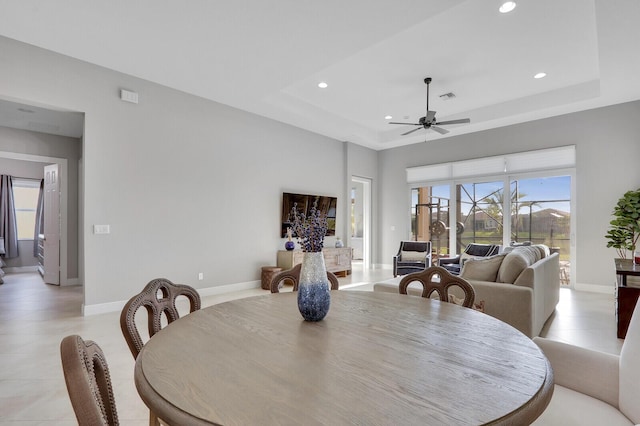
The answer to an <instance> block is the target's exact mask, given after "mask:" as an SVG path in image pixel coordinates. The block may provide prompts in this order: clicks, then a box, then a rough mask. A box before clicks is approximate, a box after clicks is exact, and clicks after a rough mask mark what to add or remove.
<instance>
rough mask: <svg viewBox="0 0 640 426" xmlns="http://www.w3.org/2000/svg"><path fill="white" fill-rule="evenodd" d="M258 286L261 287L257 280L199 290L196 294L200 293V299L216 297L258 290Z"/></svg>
mask: <svg viewBox="0 0 640 426" xmlns="http://www.w3.org/2000/svg"><path fill="white" fill-rule="evenodd" d="M260 285H261V283H260V280H257V281H247V282H244V283H235V284H227V285H219V286H216V287H207V288H199V289H197V290H198V293H200V297H206V296H217V295H219V294H226V293H231V292H234V291H241V290H251V289H254V288H260Z"/></svg>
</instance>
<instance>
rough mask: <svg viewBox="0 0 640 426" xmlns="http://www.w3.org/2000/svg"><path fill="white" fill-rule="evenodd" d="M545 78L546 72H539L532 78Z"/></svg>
mask: <svg viewBox="0 0 640 426" xmlns="http://www.w3.org/2000/svg"><path fill="white" fill-rule="evenodd" d="M546 76H547V73H546V72H539V73H538V74H536V75H534V76H533V78H545V77H546Z"/></svg>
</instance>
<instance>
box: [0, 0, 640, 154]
mask: <svg viewBox="0 0 640 426" xmlns="http://www.w3.org/2000/svg"><path fill="white" fill-rule="evenodd" d="M500 3H501V1H500V0H467V1H462V0H395V1H381V0H350V1H344V0H325V1H322V2H318V1H311V0H277V1H272V2H266V1H260V0H236V1H233V2H231V1H218V0H189V1H186V2H185V1H180V0H137V1H135V2H131V1H123V0H120V1H102V2H95V1H92V2H88V1H85V0H57V1H55V2H43V1H40V0H0V10H1V11H2V12H1V13H0V35H4V36H6V37H9V38H13V39H16V40H20V41H23V42H26V43H30V44H33V45H36V46H39V47H43V48H46V49H49V50H52V51H55V52H59V53H62V54H65V55H68V56H71V57H74V58H78V59H81V60H84V61H87V62H91V63H94V64H98V65H101V66H104V67H107V68H110V69H113V70H117V71H120V72H124V73H126V74H130V75H134V76H137V77H140V78H143V79H146V80H150V81H154V82H157V83H160V84H163V85H166V86H169V87H173V88H176V89H179V90H182V91H185V92H188V93H192V94H195V95H198V96H201V97H204V98H208V99H211V100H214V101H217V102H221V103H224V104H227V105H231V106H233V107H236V108H240V109H243V110H246V111H250V112H253V113H256V114H260V115H263V116H266V117H270V118H273V119H276V120H279V121H282V122H285V123H289V124H292V125H294V126H298V127H301V128H305V129H308V130H311V131H314V132H317V133H320V134H323V135H327V136H330V137H332V138H336V139H338V140H345V141H351V142H354V143H358V144H361V145H364V146H368V147H371V148H374V149H385V148H391V147H396V146H401V145H407V144H411V143H419V142H424V141H425V140H432V139H433V140H435V139H442V138H443V137H447V136H453V135H459V134H462V133H469V132H474V131H478V130H484V129H489V128H493V127H499V126H504V125H508V124H513V123H518V122H523V121H528V120H532V119H538V118H544V117H549V116H554V115H558V114H563V113H568V112H573V111H579V110H584V109H590V108H595V107H599V106H604V105H611V104H615V103H620V102H625V101H630V100H637V99H640V80H639V79H638V78H637V76H638V75H640V53H639V52H640V50H639V48H638V45H639V42H640V25H638V22H640V1H638V0H616V1H612V0H562V1H557V0H519V1H518V6H517V7H516V9H515V10H514V11H513V12H511V13H510V14H500V13H499V12H498V7H499V5H500ZM539 71H544V72H546V73H547V74H548V76H547V77H546V78H544V79H540V80H535V79H533V75H534V74H535V73H537V72H539ZM427 76H428V77H432V78H433V83H432V84H431V96H430V102H429V107H430V108H429V109H431V110H435V111H437V119H438V120H449V119H456V118H464V117H469V118H470V119H471V124H463V125H453V126H448V127H447V128H448V130H450V133H449V134H448V135H446V136H441V135H439V134H438V133H436V132H434V131H432V130H428V131H427V130H419V131H417V132H414V133H412V134H411V135H409V136H404V137H403V136H400V134H401V133H403V132H405V131H407V130H409V129H410V128H408V127H405V126H394V125H390V124H388V123H387V120H385V118H384V117H385V115H387V114H390V115H392V116H393V121H407V120H408V121H415V120H418V119H419V117H421V116H423V115H424V111H425V102H426V92H425V88H426V87H425V85H424V83H423V79H424V77H427ZM319 81H326V82H327V83H328V84H329V87H328V88H327V89H324V90H323V89H319V88H318V87H317V83H318V82H319ZM131 89H133V90H135V88H131ZM447 92H453V93H455V95H456V97H455V98H454V99H451V100H446V101H443V100H441V99H440V98H439V95H442V94H444V93H447ZM0 95H1V94H0ZM142 102H144V100H142ZM405 117H408V118H407V119H405Z"/></svg>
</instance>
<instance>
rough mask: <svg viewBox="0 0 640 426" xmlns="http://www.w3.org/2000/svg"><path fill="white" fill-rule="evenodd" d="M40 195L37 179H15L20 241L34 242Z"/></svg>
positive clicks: (14, 197)
mask: <svg viewBox="0 0 640 426" xmlns="http://www.w3.org/2000/svg"><path fill="white" fill-rule="evenodd" d="M39 195H40V181H39V180H37V179H20V178H14V179H13V201H14V203H15V207H16V222H17V227H18V239H19V240H33V232H34V230H35V227H36V209H37V207H38V196H39Z"/></svg>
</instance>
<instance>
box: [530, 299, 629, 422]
mask: <svg viewBox="0 0 640 426" xmlns="http://www.w3.org/2000/svg"><path fill="white" fill-rule="evenodd" d="M533 340H534V342H536V343H537V344H538V346H540V348H541V349H542V351H543V352H544V354H545V355H546V356H547V358H548V359H549V361H550V362H551V366H552V367H553V373H554V378H555V388H554V392H553V398H552V399H551V402H550V403H549V406H548V407H547V409H546V410H545V412H544V413H542V415H541V416H540V417H539V418H538V419H537V420H536V421H535V422H534V424H535V425H581V426H585V425H606V426H615V425H634V424H639V423H640V403H638V395H639V394H640V303H639V304H637V305H636V308H635V310H634V312H633V316H632V318H631V323H630V324H629V330H628V332H627V338H626V340H625V342H624V343H623V345H622V350H621V352H620V356H617V355H612V354H607V353H603V352H597V351H593V350H589V349H585V348H580V347H577V346H572V345H568V344H566V343H561V342H556V341H553V340H549V339H543V338H540V337H536V338H534V339H533Z"/></svg>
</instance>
